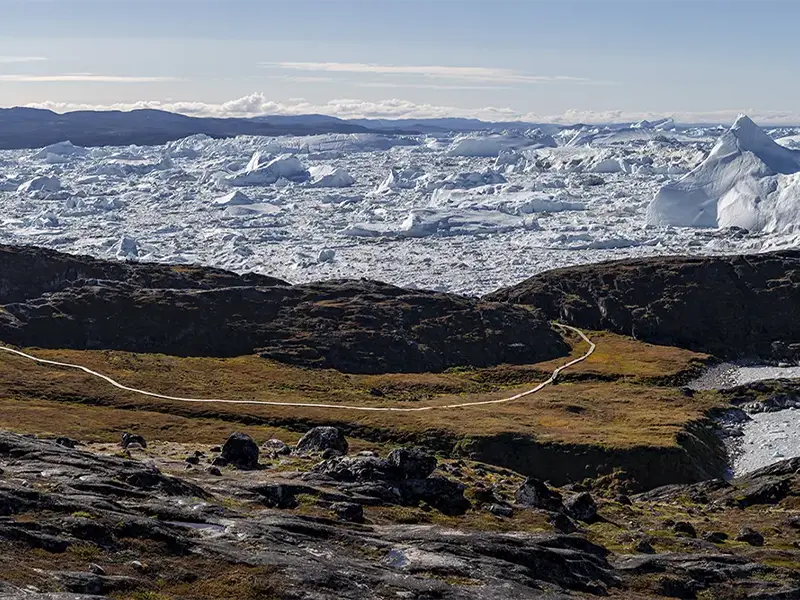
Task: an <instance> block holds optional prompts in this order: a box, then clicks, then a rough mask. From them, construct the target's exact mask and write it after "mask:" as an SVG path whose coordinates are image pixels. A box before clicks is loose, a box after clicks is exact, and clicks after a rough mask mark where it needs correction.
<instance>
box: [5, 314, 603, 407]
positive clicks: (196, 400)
mask: <svg viewBox="0 0 800 600" xmlns="http://www.w3.org/2000/svg"><path fill="white" fill-rule="evenodd" d="M555 325H556V327H560V328H561V329H568V330H570V331H573V332H574V333H577V334H578V335H579V336H580V337H581V339H582V340H583V341H584V342H586V343H587V344H589V349H588V350H587V352H586V354H584V355H583V356H580V357H578V358H575V359H573V360H571V361H569V362H568V363H566V364H564V365H561V366H560V367H558V368H557V369H555V370H554V371H553V374H552V375H551V376H550V378H549V379H548V380H547V381H543V382H542V383H540V384H539V385H537V386H536V387H535V388H533V389H530V390H527V391H525V392H521V393H519V394H515V395H513V396H509V397H508V398H500V399H499V400H483V401H480V402H462V403H460V404H444V405H434V406H418V407H414V408H394V407H388V406H352V405H347V404H315V403H311V402H266V401H261V400H222V399H218V398H181V397H180V396H166V395H164V394H157V393H155V392H148V391H146V390H140V389H137V388H132V387H128V386H127V385H123V384H121V383H119V382H118V381H114V380H113V379H111V377H109V376H108V375H103V374H102V373H98V372H97V371H93V370H91V369H89V368H88V367H84V366H82V365H75V364H71V363H64V362H58V361H55V360H47V359H44V358H37V357H36V356H32V355H30V354H26V353H25V352H22V351H20V350H15V349H14V348H8V347H7V346H0V351H3V352H7V353H9V354H14V355H16V356H21V357H23V358H27V359H29V360H32V361H34V362H37V363H40V364H43V365H53V366H56V367H66V368H68V369H77V370H79V371H83V372H84V373H88V374H89V375H92V376H94V377H97V378H99V379H102V380H104V381H106V382H108V383H110V384H111V385H113V386H114V387H116V388H119V389H121V390H124V391H126V392H133V393H134V394H140V395H142V396H149V397H151V398H160V399H162V400H174V401H176V402H191V403H197V404H245V405H257V406H291V407H296V408H331V409H337V410H359V411H363V412H422V411H426V410H444V409H451V408H467V407H471V406H485V405H487V404H504V403H506V402H514V401H515V400H519V399H520V398H524V397H526V396H530V395H531V394H535V393H536V392H538V391H539V390H541V389H543V388H544V387H546V386H548V385H550V384H552V383H553V382H555V380H556V379H557V378H558V376H559V374H560V373H561V372H562V371H563V370H564V369H568V368H569V367H571V366H573V365H576V364H578V363H579V362H583V361H584V360H586V359H587V358H589V357H590V356H591V355H592V353H593V352H594V350H595V348H596V346H595V344H594V342H592V340H590V339H589V338H588V337H587V336H586V334H584V333H583V332H582V331H581V330H580V329H577V328H576V327H572V326H570V325H564V324H562V323H555Z"/></svg>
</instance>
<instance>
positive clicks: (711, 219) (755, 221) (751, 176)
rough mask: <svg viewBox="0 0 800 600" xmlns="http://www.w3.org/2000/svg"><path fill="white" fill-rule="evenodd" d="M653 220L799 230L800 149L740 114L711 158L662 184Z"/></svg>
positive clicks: (685, 224) (650, 220)
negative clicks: (782, 142)
mask: <svg viewBox="0 0 800 600" xmlns="http://www.w3.org/2000/svg"><path fill="white" fill-rule="evenodd" d="M647 222H648V224H650V225H673V226H677V227H719V228H725V227H739V228H742V229H747V230H749V231H758V232H765V233H790V232H793V231H798V230H800V152H798V151H795V150H790V149H788V148H785V147H784V146H781V145H779V144H777V143H776V142H775V141H773V140H772V138H770V137H769V136H768V135H767V134H766V133H765V132H764V131H762V130H761V129H760V128H759V127H758V126H757V125H756V124H755V123H753V121H751V120H750V119H749V118H748V117H747V116H745V115H741V116H740V117H739V118H738V119H737V120H736V122H735V123H734V125H733V127H732V128H731V129H730V131H728V132H727V133H726V134H724V135H723V136H722V137H721V138H720V139H719V141H718V142H717V145H716V146H715V147H714V149H713V150H712V151H711V153H710V154H709V156H708V158H706V160H705V161H703V163H702V164H700V166H698V167H697V168H696V169H694V170H693V171H691V172H690V173H689V174H687V175H686V176H685V177H683V178H682V179H681V180H680V181H678V182H676V183H669V184H667V185H665V186H663V187H662V188H661V189H660V190H659V191H658V193H657V194H656V195H655V198H654V199H653V201H652V202H651V204H650V206H649V208H648V211H647Z"/></svg>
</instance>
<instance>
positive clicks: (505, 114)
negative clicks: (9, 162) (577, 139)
mask: <svg viewBox="0 0 800 600" xmlns="http://www.w3.org/2000/svg"><path fill="white" fill-rule="evenodd" d="M28 106H32V107H35V108H47V109H50V110H54V111H56V112H67V111H71V110H134V109H141V108H151V109H159V110H168V111H173V112H178V113H182V114H186V115H192V116H199V117H254V116H260V115H302V114H311V113H313V114H326V115H331V116H335V117H340V118H343V119H351V118H353V119H354V118H374V119H423V118H441V117H464V118H477V119H484V120H487V121H516V120H522V121H529V122H533V123H562V124H571V123H613V122H617V123H619V122H631V121H640V120H642V119H648V120H656V119H660V118H664V117H673V118H674V119H675V120H676V121H678V122H680V123H732V122H733V121H734V120H735V119H736V117H737V116H738V115H739V114H740V113H742V112H744V113H747V114H749V115H750V116H751V117H752V118H753V119H754V120H755V121H756V122H757V123H760V124H780V123H791V124H800V113H798V112H793V111H775V110H758V109H752V108H751V109H743V108H732V109H728V110H717V111H705V112H700V111H698V112H685V111H684V112H681V111H663V112H660V111H650V112H646V111H645V112H635V111H586V110H567V111H565V112H563V113H560V114H550V115H547V114H535V113H526V112H522V111H518V110H514V109H511V108H501V107H492V106H487V107H482V108H459V107H454V106H442V105H436V104H417V103H414V102H410V101H407V100H400V99H396V98H395V99H387V100H382V101H379V102H372V101H365V100H357V99H349V98H344V99H335V100H329V101H328V102H322V103H313V102H309V101H307V100H304V99H302V98H296V99H293V100H292V101H290V102H276V101H273V100H269V99H268V98H267V97H266V96H265V95H264V94H261V93H255V94H250V95H249V96H245V97H243V98H238V99H236V100H231V101H229V102H223V103H221V104H212V103H206V102H172V101H170V102H162V101H142V102H129V103H118V104H106V105H97V104H71V103H62V102H45V103H39V104H29V105H28Z"/></svg>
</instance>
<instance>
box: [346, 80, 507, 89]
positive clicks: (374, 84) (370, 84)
mask: <svg viewBox="0 0 800 600" xmlns="http://www.w3.org/2000/svg"><path fill="white" fill-rule="evenodd" d="M355 85H356V86H358V87H364V88H388V89H420V90H510V89H513V88H512V87H511V86H508V85H466V84H462V85H459V84H452V85H448V84H439V83H393V82H391V81H365V82H363V83H356V84H355Z"/></svg>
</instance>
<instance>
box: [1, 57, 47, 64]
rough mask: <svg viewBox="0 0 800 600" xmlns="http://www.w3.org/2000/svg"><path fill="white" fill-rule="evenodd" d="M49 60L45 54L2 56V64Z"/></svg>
mask: <svg viewBox="0 0 800 600" xmlns="http://www.w3.org/2000/svg"><path fill="white" fill-rule="evenodd" d="M45 60H47V58H45V57H44V56H0V64H10V63H31V62H43V61H45Z"/></svg>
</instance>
